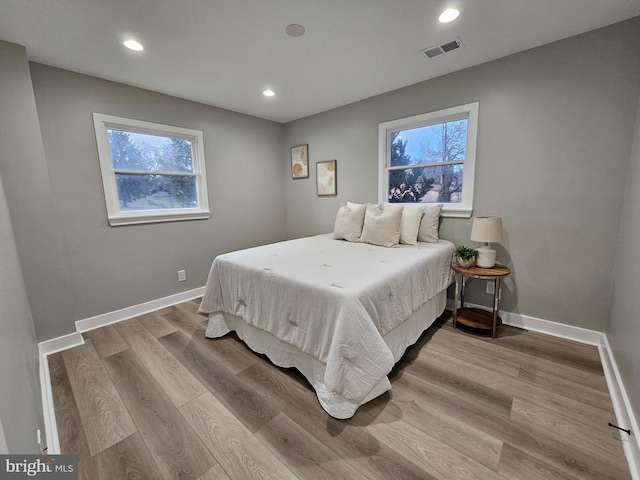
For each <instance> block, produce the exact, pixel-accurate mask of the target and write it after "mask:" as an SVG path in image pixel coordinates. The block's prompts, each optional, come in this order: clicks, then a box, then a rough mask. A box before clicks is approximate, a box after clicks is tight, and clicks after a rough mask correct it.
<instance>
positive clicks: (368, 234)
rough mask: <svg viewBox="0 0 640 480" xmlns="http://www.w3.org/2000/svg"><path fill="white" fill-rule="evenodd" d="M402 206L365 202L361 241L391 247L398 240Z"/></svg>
mask: <svg viewBox="0 0 640 480" xmlns="http://www.w3.org/2000/svg"><path fill="white" fill-rule="evenodd" d="M402 210H404V208H403V207H402V206H391V205H389V206H385V207H384V209H382V208H380V207H379V206H377V205H373V204H367V211H366V213H365V216H364V226H363V227H362V236H361V237H360V241H361V242H365V243H370V244H372V245H379V246H381V247H393V246H394V245H397V244H398V242H399V241H400V224H401V223H402Z"/></svg>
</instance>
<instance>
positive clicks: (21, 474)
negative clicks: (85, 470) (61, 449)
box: [0, 455, 78, 480]
mask: <svg viewBox="0 0 640 480" xmlns="http://www.w3.org/2000/svg"><path fill="white" fill-rule="evenodd" d="M0 461H1V463H0V480H5V479H6V480H14V479H15V480H18V479H25V478H27V479H28V478H35V479H38V478H42V479H48V480H78V456H77V455H0Z"/></svg>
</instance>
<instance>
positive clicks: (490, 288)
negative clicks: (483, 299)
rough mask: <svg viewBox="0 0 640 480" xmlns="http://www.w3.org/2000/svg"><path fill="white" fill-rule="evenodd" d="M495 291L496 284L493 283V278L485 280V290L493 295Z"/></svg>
mask: <svg viewBox="0 0 640 480" xmlns="http://www.w3.org/2000/svg"><path fill="white" fill-rule="evenodd" d="M495 291H496V284H495V283H493V280H487V290H486V292H487V293H488V294H491V295H493V294H494V293H495Z"/></svg>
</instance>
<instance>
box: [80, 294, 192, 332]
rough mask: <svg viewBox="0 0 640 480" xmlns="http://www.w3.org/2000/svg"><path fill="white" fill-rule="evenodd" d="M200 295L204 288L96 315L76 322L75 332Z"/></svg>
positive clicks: (135, 315)
mask: <svg viewBox="0 0 640 480" xmlns="http://www.w3.org/2000/svg"><path fill="white" fill-rule="evenodd" d="M202 295H204V287H200V288H194V289H193V290H188V291H186V292H182V293H176V294H175V295H169V296H168V297H164V298H159V299H157V300H152V301H150V302H146V303H141V304H139V305H133V306H131V307H127V308H123V309H121V310H116V311H114V312H109V313H103V314H101V315H96V316H95V317H90V318H85V319H83V320H78V321H77V322H76V330H77V331H78V332H88V331H89V330H93V329H95V328H100V327H104V326H106V325H110V324H112V323H117V322H121V321H122V320H127V319H129V318H133V317H137V316H139V315H144V314H145V313H150V312H154V311H156V310H160V309H161V308H166V307H170V306H172V305H175V304H177V303H182V302H187V301H189V300H193V299H194V298H198V297H201V296H202Z"/></svg>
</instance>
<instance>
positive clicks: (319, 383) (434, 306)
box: [206, 290, 447, 419]
mask: <svg viewBox="0 0 640 480" xmlns="http://www.w3.org/2000/svg"><path fill="white" fill-rule="evenodd" d="M446 303H447V291H446V290H443V291H441V292H440V293H439V294H437V295H436V296H435V297H433V298H432V299H431V300H429V301H428V302H426V303H424V304H423V305H422V306H421V307H420V308H419V309H418V310H417V311H415V312H414V313H413V314H411V316H410V317H409V318H408V319H407V320H405V321H404V322H402V323H401V324H400V325H399V326H398V327H396V328H395V329H393V330H391V331H390V332H389V333H388V334H387V335H386V336H384V337H383V338H384V341H385V342H386V344H387V345H388V347H389V349H390V350H391V353H392V354H393V358H394V361H395V362H397V361H398V360H400V358H402V355H404V352H405V351H406V349H407V348H408V347H410V346H411V345H413V344H414V343H416V342H417V341H418V339H419V338H420V336H421V335H422V333H423V332H424V331H425V330H426V329H427V328H429V327H430V326H431V324H432V323H433V322H434V321H435V319H436V318H438V317H439V316H440V315H441V314H442V312H443V311H444V309H445V306H446ZM231 331H235V332H236V334H237V335H238V337H240V338H241V339H242V340H243V341H244V342H245V343H246V344H247V345H248V346H249V348H251V350H253V351H254V352H258V353H262V354H264V355H266V356H267V357H268V358H269V360H271V362H273V363H274V364H275V365H278V366H280V367H285V368H289V367H295V368H296V369H298V370H299V371H300V373H302V375H304V376H305V378H306V379H307V380H308V381H309V383H310V384H311V386H312V387H313V389H314V390H315V391H316V395H317V396H318V401H319V402H320V405H321V406H322V408H324V409H325V411H326V412H327V413H328V414H329V415H331V416H332V417H334V418H338V419H346V418H351V417H352V416H353V415H354V414H355V412H356V410H357V409H358V407H359V406H360V405H363V404H365V403H367V402H368V401H370V400H373V399H374V398H376V397H378V396H380V395H382V394H383V393H384V392H386V391H387V390H389V389H390V388H391V384H390V383H389V379H388V378H387V377H384V378H383V379H382V380H381V381H380V382H379V383H378V384H377V385H376V386H375V387H374V388H373V389H372V390H371V392H370V393H369V395H367V396H366V397H365V399H364V400H363V401H362V402H361V403H354V402H352V401H350V400H348V399H346V398H344V397H343V396H341V395H339V394H337V393H335V392H331V391H329V390H328V389H327V387H326V385H325V381H324V376H325V365H324V364H323V363H322V362H320V361H319V360H317V359H315V358H313V357H312V356H310V355H308V354H306V353H304V352H303V351H301V350H300V349H298V348H296V347H294V346H292V345H290V344H288V343H285V342H283V341H282V340H280V339H278V338H276V337H274V336H273V335H271V334H269V333H268V332H266V331H264V330H261V329H259V328H256V327H253V326H251V325H249V324H247V323H245V322H244V321H243V320H242V319H241V318H240V317H237V316H235V315H232V314H229V313H221V312H216V313H212V314H210V315H209V323H208V325H207V331H206V336H207V337H209V338H218V337H222V336H224V335H226V334H227V333H229V332H231Z"/></svg>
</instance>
